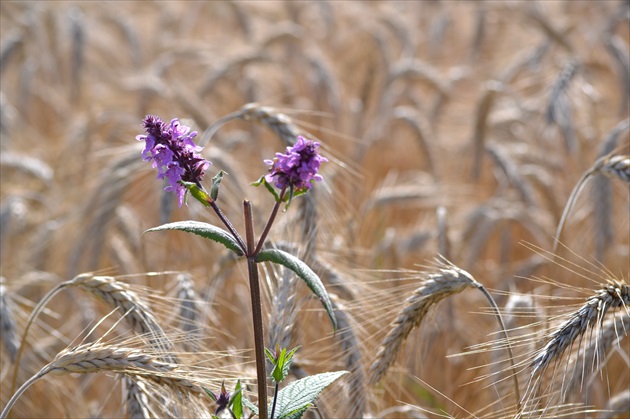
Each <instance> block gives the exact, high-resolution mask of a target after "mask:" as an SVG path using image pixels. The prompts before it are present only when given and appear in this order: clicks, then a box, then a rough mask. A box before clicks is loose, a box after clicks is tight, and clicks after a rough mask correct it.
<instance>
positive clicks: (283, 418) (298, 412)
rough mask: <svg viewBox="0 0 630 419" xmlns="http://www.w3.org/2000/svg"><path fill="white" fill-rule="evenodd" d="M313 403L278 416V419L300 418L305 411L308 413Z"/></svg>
mask: <svg viewBox="0 0 630 419" xmlns="http://www.w3.org/2000/svg"><path fill="white" fill-rule="evenodd" d="M311 406H312V404H311V403H309V404H307V405H306V406H304V407H302V408H300V409H296V410H294V411H293V412H289V413H287V414H286V415H283V416H278V418H277V419H300V418H301V417H302V416H303V415H304V413H306V411H307V410H308V408H309V407H311Z"/></svg>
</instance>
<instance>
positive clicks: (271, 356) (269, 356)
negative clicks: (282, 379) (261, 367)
mask: <svg viewBox="0 0 630 419" xmlns="http://www.w3.org/2000/svg"><path fill="white" fill-rule="evenodd" d="M276 346H278V344H276ZM265 355H267V359H268V360H269V362H271V364H272V365H276V356H275V355H274V353H273V352H271V350H270V349H267V348H265Z"/></svg>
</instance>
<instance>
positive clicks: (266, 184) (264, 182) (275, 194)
mask: <svg viewBox="0 0 630 419" xmlns="http://www.w3.org/2000/svg"><path fill="white" fill-rule="evenodd" d="M251 185H252V186H260V185H263V186H264V187H265V188H267V190H268V191H269V193H270V194H272V195H273V197H274V198H275V200H276V202H280V195H278V192H277V191H276V188H274V187H273V185H272V184H270V183H269V182H267V179H265V177H264V176H262V177H261V178H260V179H258V180H257V181H256V182H252V183H251Z"/></svg>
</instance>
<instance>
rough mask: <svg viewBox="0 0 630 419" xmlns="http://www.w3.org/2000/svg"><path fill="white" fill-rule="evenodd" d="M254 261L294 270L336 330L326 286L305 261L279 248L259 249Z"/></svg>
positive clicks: (335, 321)
mask: <svg viewBox="0 0 630 419" xmlns="http://www.w3.org/2000/svg"><path fill="white" fill-rule="evenodd" d="M256 262H273V263H277V264H280V265H282V266H284V267H286V268H288V269H291V270H292V271H293V272H295V273H296V274H297V276H299V277H300V278H302V279H303V280H304V282H306V285H308V287H309V288H310V289H311V291H313V293H315V295H316V296H317V298H319V300H320V301H321V302H322V304H323V306H324V308H325V309H326V312H327V313H328V317H330V321H331V322H332V325H333V329H334V330H337V319H335V313H334V311H333V308H332V304H331V303H330V297H328V293H327V292H326V288H325V287H324V284H322V281H321V279H319V277H318V276H317V274H316V273H315V272H313V270H312V269H311V268H309V266H308V265H307V264H306V263H304V262H302V261H301V260H300V259H298V258H297V257H295V256H293V255H292V254H290V253H287V252H285V251H283V250H280V249H267V250H263V251H261V252H260V253H258V254H257V255H256Z"/></svg>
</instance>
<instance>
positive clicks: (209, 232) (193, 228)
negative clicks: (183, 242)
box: [145, 220, 243, 256]
mask: <svg viewBox="0 0 630 419" xmlns="http://www.w3.org/2000/svg"><path fill="white" fill-rule="evenodd" d="M164 230H179V231H186V232H188V233H194V234H196V235H198V236H201V237H204V238H206V239H210V240H214V241H215V242H218V243H221V244H222V245H223V246H225V247H227V248H228V249H230V250H231V251H233V252H234V253H236V254H237V255H239V256H243V250H241V248H240V246H239V245H238V242H237V241H236V240H235V239H234V238H233V237H232V235H231V234H230V233H228V232H227V231H225V230H223V229H222V228H219V227H216V226H213V225H212V224H208V223H202V222H200V221H192V220H188V221H177V222H174V223H168V224H162V225H161V226H158V227H153V228H150V229H148V230H147V231H145V233H148V232H153V231H164Z"/></svg>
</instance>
